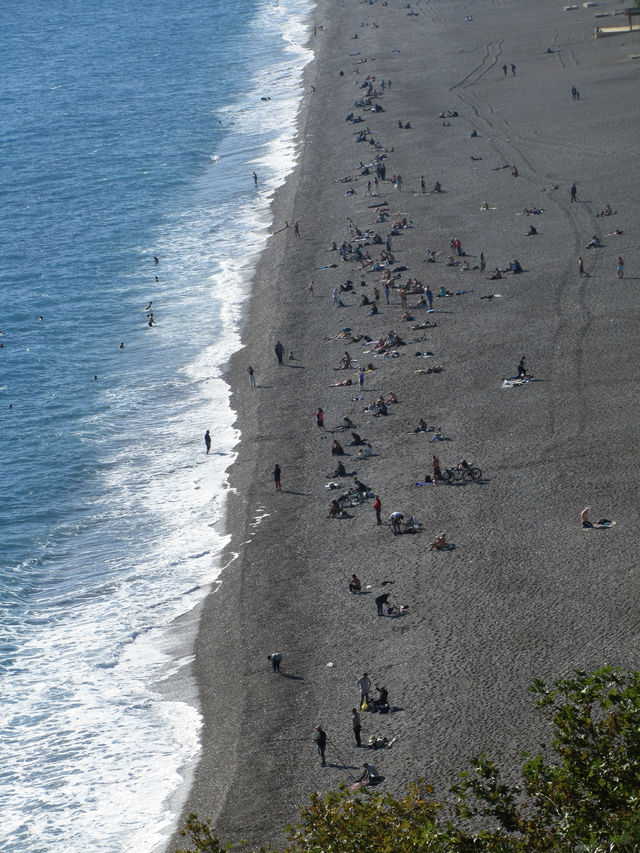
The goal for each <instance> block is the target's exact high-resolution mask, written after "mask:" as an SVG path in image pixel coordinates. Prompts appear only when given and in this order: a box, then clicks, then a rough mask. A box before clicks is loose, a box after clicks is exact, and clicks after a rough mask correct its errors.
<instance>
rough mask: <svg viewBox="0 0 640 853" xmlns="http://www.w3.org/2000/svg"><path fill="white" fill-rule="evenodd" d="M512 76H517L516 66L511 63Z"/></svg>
mask: <svg viewBox="0 0 640 853" xmlns="http://www.w3.org/2000/svg"><path fill="white" fill-rule="evenodd" d="M511 76H512V77H515V76H516V66H515V65H514V64H513V62H512V63H511Z"/></svg>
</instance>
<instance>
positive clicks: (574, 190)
mask: <svg viewBox="0 0 640 853" xmlns="http://www.w3.org/2000/svg"><path fill="white" fill-rule="evenodd" d="M577 194H578V188H577V187H576V185H575V184H572V185H571V203H572V204H574V203H575V202H576V196H577Z"/></svg>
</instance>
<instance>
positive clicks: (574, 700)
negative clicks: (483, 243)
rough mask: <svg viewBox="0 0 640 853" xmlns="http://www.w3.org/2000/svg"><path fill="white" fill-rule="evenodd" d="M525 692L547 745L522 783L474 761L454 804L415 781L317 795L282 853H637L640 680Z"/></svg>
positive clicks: (191, 828) (200, 831)
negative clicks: (391, 788) (401, 786)
mask: <svg viewBox="0 0 640 853" xmlns="http://www.w3.org/2000/svg"><path fill="white" fill-rule="evenodd" d="M530 689H531V691H532V693H533V694H534V695H535V697H536V698H535V705H536V707H537V708H538V709H540V711H541V712H542V713H543V714H544V715H545V716H546V717H547V718H548V721H549V723H550V726H551V732H552V738H551V742H550V745H549V747H545V746H544V745H543V747H542V751H541V752H539V753H538V754H536V755H529V754H527V753H523V759H524V764H523V767H522V770H521V780H520V782H519V783H518V784H510V783H508V782H506V781H505V780H504V779H503V777H502V775H501V773H500V770H499V768H498V766H497V765H496V763H495V762H493V761H492V760H491V759H489V758H487V757H486V756H484V755H480V756H478V757H476V758H473V759H472V761H471V766H470V769H469V770H467V771H464V772H463V773H461V774H460V775H459V781H458V783H457V784H456V785H455V786H454V787H453V788H452V789H451V792H452V793H453V794H454V795H455V800H454V801H453V802H450V803H441V802H438V801H437V800H435V799H434V798H433V789H432V788H431V787H429V786H428V785H427V784H425V783H424V782H423V781H422V780H420V781H418V782H415V783H412V784H411V785H410V786H409V788H408V790H407V792H406V794H405V795H404V796H402V797H394V796H392V795H391V794H388V793H384V792H382V791H377V790H376V791H371V790H358V791H356V792H353V791H350V790H349V789H347V788H346V787H344V786H341V788H340V789H339V790H338V791H330V792H329V793H328V794H325V795H324V796H320V795H319V794H313V795H312V796H311V801H310V804H309V805H308V806H306V807H305V808H304V809H303V810H302V811H301V814H300V820H299V822H298V823H297V824H296V825H295V826H293V827H288V828H287V846H286V847H285V849H284V851H283V853H362V852H363V851H366V852H367V853H417V851H430V853H476V851H478V852H479V851H482V853H525V851H526V853H529V851H534V853H535V851H545V852H546V851H549V853H604V851H608V853H640V673H639V672H627V673H623V672H621V671H620V670H616V669H613V668H612V667H604V668H602V669H600V670H598V671H596V672H593V673H585V672H580V671H576V672H574V674H573V675H572V676H571V677H570V678H566V679H562V680H560V681H557V682H556V683H555V684H554V685H553V686H552V687H547V686H546V685H545V684H544V683H542V682H541V681H537V680H536V681H535V682H534V683H533V685H532V686H531V688H530ZM183 835H185V836H188V837H189V838H190V839H191V841H192V843H194V844H195V847H194V848H193V849H194V850H195V851H203V853H223V851H224V850H226V849H228V847H223V846H221V844H220V841H219V839H218V838H216V837H215V836H214V835H213V834H212V831H211V827H210V825H209V823H208V822H205V823H202V822H200V821H199V820H198V819H197V818H196V816H195V815H190V816H189V821H188V822H187V826H186V828H185V830H183ZM178 853H186V851H178ZM261 853H276V851H274V850H272V848H261Z"/></svg>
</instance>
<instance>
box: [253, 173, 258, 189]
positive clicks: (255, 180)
mask: <svg viewBox="0 0 640 853" xmlns="http://www.w3.org/2000/svg"><path fill="white" fill-rule="evenodd" d="M253 183H254V184H255V185H256V187H257V186H258V176H257V175H256V173H255V172H254V173H253Z"/></svg>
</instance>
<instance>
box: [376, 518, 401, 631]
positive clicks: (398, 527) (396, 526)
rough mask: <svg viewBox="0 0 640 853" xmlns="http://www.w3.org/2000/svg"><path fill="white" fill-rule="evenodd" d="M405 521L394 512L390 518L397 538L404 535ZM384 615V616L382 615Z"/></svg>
mask: <svg viewBox="0 0 640 853" xmlns="http://www.w3.org/2000/svg"><path fill="white" fill-rule="evenodd" d="M403 520H404V515H403V513H401V512H398V511H396V512H392V513H391V515H390V516H389V521H390V522H391V529H392V530H393V535H394V536H397V535H398V534H399V533H402V522H403ZM380 615H382V614H380Z"/></svg>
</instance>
